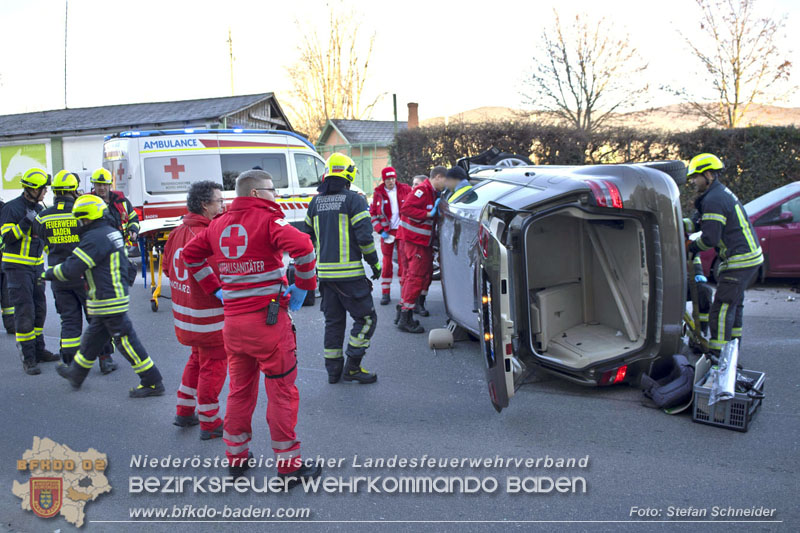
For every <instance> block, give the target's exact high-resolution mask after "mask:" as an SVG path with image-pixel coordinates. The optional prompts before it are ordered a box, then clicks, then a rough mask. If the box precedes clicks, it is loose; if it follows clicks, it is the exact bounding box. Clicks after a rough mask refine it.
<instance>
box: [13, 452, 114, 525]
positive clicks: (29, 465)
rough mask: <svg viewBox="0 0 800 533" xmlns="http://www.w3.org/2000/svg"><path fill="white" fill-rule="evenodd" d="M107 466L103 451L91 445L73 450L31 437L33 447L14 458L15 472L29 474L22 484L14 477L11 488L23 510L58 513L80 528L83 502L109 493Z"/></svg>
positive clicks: (51, 514) (40, 514) (53, 514)
mask: <svg viewBox="0 0 800 533" xmlns="http://www.w3.org/2000/svg"><path fill="white" fill-rule="evenodd" d="M107 467H108V457H107V456H106V454H104V453H100V452H98V451H97V450H95V449H94V448H89V449H88V450H86V451H85V452H76V451H74V450H72V449H71V448H70V447H69V446H66V445H64V444H59V443H57V442H54V441H52V440H50V439H48V438H39V437H34V438H33V446H32V447H31V448H30V449H28V450H25V453H24V454H22V459H19V460H17V472H19V473H23V472H25V473H29V474H30V477H29V478H28V479H27V480H26V481H25V482H22V483H20V482H19V481H16V480H15V481H14V485H13V487H12V489H11V491H12V492H13V493H14V495H15V496H17V497H18V498H20V499H21V500H22V502H21V504H20V507H21V508H22V509H23V510H24V511H33V512H34V514H36V516H40V517H42V518H53V517H55V516H57V515H59V514H60V515H61V516H63V517H64V519H65V520H66V521H67V522H70V523H72V524H74V525H75V526H77V527H81V526H82V525H83V523H84V518H85V507H86V504H87V503H89V502H91V501H94V500H96V499H97V497H98V496H100V495H101V494H104V493H106V492H111V485H110V484H109V483H108V478H106V475H105V473H106V468H107Z"/></svg>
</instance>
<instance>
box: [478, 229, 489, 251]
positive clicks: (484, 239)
mask: <svg viewBox="0 0 800 533" xmlns="http://www.w3.org/2000/svg"><path fill="white" fill-rule="evenodd" d="M478 246H479V247H480V249H481V254H482V255H483V258H484V259H486V258H487V257H489V230H487V229H486V227H485V226H484V225H483V224H481V225H480V229H479V230H478Z"/></svg>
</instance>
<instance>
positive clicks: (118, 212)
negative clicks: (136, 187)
mask: <svg viewBox="0 0 800 533" xmlns="http://www.w3.org/2000/svg"><path fill="white" fill-rule="evenodd" d="M89 181H90V182H91V183H92V194H94V195H96V196H99V197H100V198H102V199H103V201H104V202H105V203H106V205H107V206H108V211H107V212H106V215H105V216H106V217H107V218H110V220H113V221H114V223H113V226H114V227H115V228H117V230H119V232H120V233H121V234H122V237H123V238H124V239H125V244H126V245H128V246H136V245H137V241H138V239H139V215H138V214H137V213H136V210H135V209H134V208H133V205H132V204H131V202H130V200H128V199H127V198H126V197H125V195H124V194H123V193H122V191H115V190H111V187H113V185H114V182H113V180H112V178H111V173H110V172H109V171H108V170H106V169H105V168H98V169H97V170H95V171H94V172H92V176H91V178H89ZM111 342H112V343H113V341H111ZM112 353H114V345H113V344H109V345H107V346H106V347H105V348H103V352H102V353H101V354H100V371H101V372H102V373H103V374H108V373H109V372H113V371H114V370H116V369H117V364H116V363H115V362H114V361H113V359H112V358H111V354H112Z"/></svg>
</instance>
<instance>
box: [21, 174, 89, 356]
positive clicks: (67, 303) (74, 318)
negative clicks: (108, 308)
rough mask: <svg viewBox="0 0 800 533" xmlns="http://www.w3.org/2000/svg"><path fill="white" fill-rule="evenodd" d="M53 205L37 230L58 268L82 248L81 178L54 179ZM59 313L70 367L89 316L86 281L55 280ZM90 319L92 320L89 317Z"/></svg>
mask: <svg viewBox="0 0 800 533" xmlns="http://www.w3.org/2000/svg"><path fill="white" fill-rule="evenodd" d="M51 187H52V189H53V194H54V195H55V197H54V198H53V205H52V206H51V207H48V208H47V209H44V210H43V211H41V212H40V213H39V214H38V215H36V219H35V222H34V224H33V228H34V231H35V232H36V233H37V234H38V235H40V236H41V237H42V239H43V240H44V241H45V244H46V245H47V249H48V254H47V264H48V266H51V267H55V266H56V265H59V264H61V263H63V262H64V260H65V259H66V258H67V257H69V256H70V254H72V250H74V249H75V247H76V246H78V240H79V239H80V236H79V235H78V221H77V219H76V218H75V217H74V216H72V205H73V204H74V203H75V198H77V197H78V176H77V175H75V174H74V173H72V172H67V171H66V170H62V171H60V172H59V173H58V174H56V175H55V177H54V178H53V183H52V185H51ZM50 290H52V291H53V299H54V300H55V303H56V311H57V312H58V314H59V316H60V317H61V349H60V355H61V360H62V361H63V362H64V363H65V364H67V365H68V364H70V363H71V362H72V359H73V357H75V352H77V351H78V347H79V346H80V344H81V332H82V331H83V317H84V315H86V287H85V282H84V280H83V279H80V278H79V279H77V280H74V281H58V280H55V281H53V283H51V284H50ZM86 316H87V319H88V315H86Z"/></svg>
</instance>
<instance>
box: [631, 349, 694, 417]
mask: <svg viewBox="0 0 800 533" xmlns="http://www.w3.org/2000/svg"><path fill="white" fill-rule="evenodd" d="M641 387H642V392H643V393H644V395H645V396H646V397H648V398H650V399H651V400H653V403H655V404H656V407H658V408H660V409H669V408H671V407H676V406H678V405H682V404H685V403H687V402H689V400H691V398H692V391H693V388H694V367H693V366H692V365H691V363H689V360H688V359H686V356H684V355H681V354H676V355H673V356H672V357H671V358H670V359H669V360H667V361H665V364H662V365H659V366H655V365H654V366H653V369H652V374H651V375H647V374H642V381H641Z"/></svg>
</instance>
